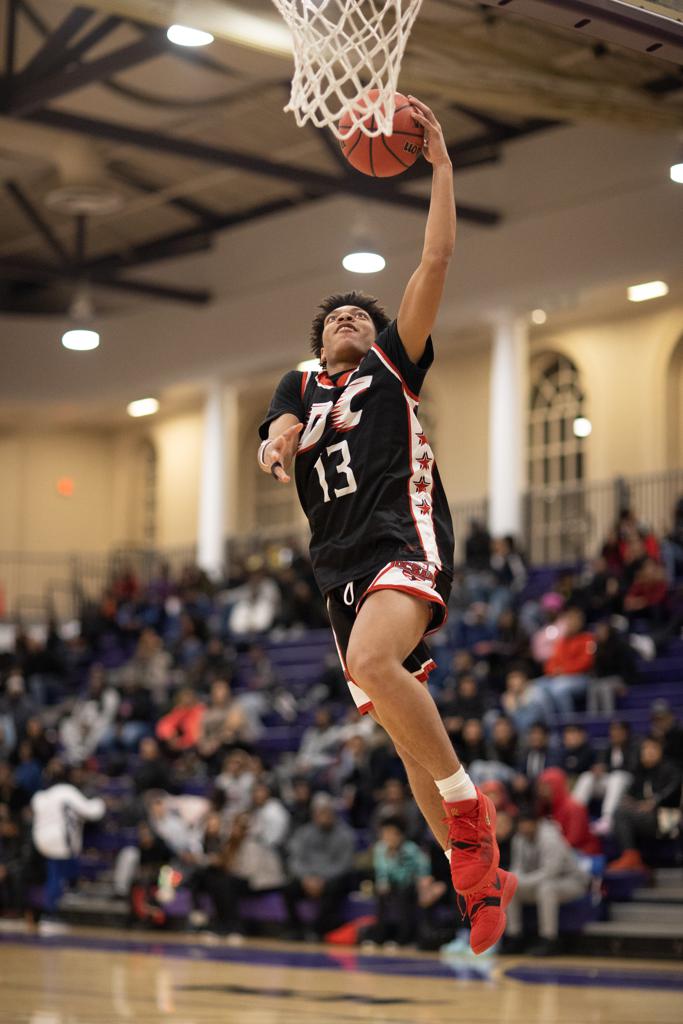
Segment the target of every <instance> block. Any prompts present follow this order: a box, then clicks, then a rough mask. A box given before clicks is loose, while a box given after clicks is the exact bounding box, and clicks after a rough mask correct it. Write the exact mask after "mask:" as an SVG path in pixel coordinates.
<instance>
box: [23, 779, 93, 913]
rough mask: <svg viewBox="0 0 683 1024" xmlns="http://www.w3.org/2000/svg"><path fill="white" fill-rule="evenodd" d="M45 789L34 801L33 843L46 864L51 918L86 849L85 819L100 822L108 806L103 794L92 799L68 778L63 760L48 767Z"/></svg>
mask: <svg viewBox="0 0 683 1024" xmlns="http://www.w3.org/2000/svg"><path fill="white" fill-rule="evenodd" d="M46 776H47V778H48V779H49V782H48V786H47V788H46V789H42V790H39V792H37V793H36V794H35V796H34V797H33V799H32V800H31V810H32V812H33V843H34V846H35V847H36V849H37V850H38V852H39V853H40V854H42V856H43V857H45V860H46V863H47V883H46V887H45V900H44V905H43V909H44V912H45V914H46V915H47V916H48V917H49V916H51V915H53V914H54V913H55V911H56V909H57V905H58V903H59V900H60V899H61V896H62V892H63V889H64V884H65V882H66V881H67V880H68V879H69V878H72V877H73V876H74V874H75V871H76V870H77V858H78V856H79V854H80V853H81V850H82V848H83V822H84V821H99V819H100V818H102V817H104V812H105V810H106V805H105V802H104V800H102V799H101V798H100V797H95V798H94V799H92V800H89V799H88V798H87V797H85V796H84V795H83V794H82V793H81V791H80V790H79V789H77V788H76V786H74V785H72V784H71V782H70V781H69V776H68V775H67V772H66V769H65V767H64V765H63V764H62V763H61V761H57V760H53V761H51V762H50V763H49V764H48V766H47V769H46Z"/></svg>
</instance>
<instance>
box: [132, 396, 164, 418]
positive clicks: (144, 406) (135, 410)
mask: <svg viewBox="0 0 683 1024" xmlns="http://www.w3.org/2000/svg"><path fill="white" fill-rule="evenodd" d="M158 410H159V403H158V402H157V400H156V398H138V399H136V401H135V402H129V403H128V405H127V406H126V412H127V413H128V415H129V416H135V417H138V416H153V415H154V413H155V412H158Z"/></svg>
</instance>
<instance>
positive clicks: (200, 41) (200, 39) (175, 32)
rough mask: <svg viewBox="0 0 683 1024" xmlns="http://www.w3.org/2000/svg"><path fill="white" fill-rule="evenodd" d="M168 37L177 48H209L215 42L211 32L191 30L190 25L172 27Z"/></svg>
mask: <svg viewBox="0 0 683 1024" xmlns="http://www.w3.org/2000/svg"><path fill="white" fill-rule="evenodd" d="M166 36H167V38H168V39H170V41H171V42H172V43H175V44H176V46H208V45H209V43H212V42H213V36H212V35H211V33H210V32H204V31H202V29H200V28H190V27H189V26H188V25H171V27H170V28H169V29H168V30H167V32H166Z"/></svg>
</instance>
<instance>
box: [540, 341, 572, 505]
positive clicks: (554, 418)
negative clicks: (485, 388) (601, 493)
mask: <svg viewBox="0 0 683 1024" xmlns="http://www.w3.org/2000/svg"><path fill="white" fill-rule="evenodd" d="M541 367H542V368H541V369H540V372H539V374H538V376H537V379H536V382H535V383H534V385H533V387H532V389H531V402H530V409H529V450H528V459H529V487H530V488H531V489H532V490H534V489H535V488H537V487H552V486H556V485H558V484H576V483H580V482H581V481H582V480H583V477H584V445H585V441H584V439H583V438H580V437H576V436H575V434H574V420H575V419H577V417H579V416H583V405H584V394H583V390H582V388H581V384H580V381H579V372H578V370H577V369H576V367H575V366H574V364H573V363H572V361H571V360H570V359H567V357H566V356H561V355H555V354H553V355H552V356H550V357H546V359H545V360H544V361H543V362H542V363H541Z"/></svg>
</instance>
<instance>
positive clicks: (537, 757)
mask: <svg viewBox="0 0 683 1024" xmlns="http://www.w3.org/2000/svg"><path fill="white" fill-rule="evenodd" d="M558 764H559V753H558V751H557V750H555V749H554V748H553V744H552V741H551V735H550V730H549V729H548V726H547V725H545V724H544V723H543V722H535V723H534V725H532V726H531V728H530V729H529V731H528V733H527V735H526V745H525V746H524V748H523V750H522V754H521V757H520V761H519V771H520V775H521V776H522V780H523V781H525V782H526V781H527V780H528V781H529V782H534V781H535V780H536V779H537V778H538V777H539V775H541V774H542V773H543V772H544V771H545V770H546V768H552V767H556V766H557V765H558Z"/></svg>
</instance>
